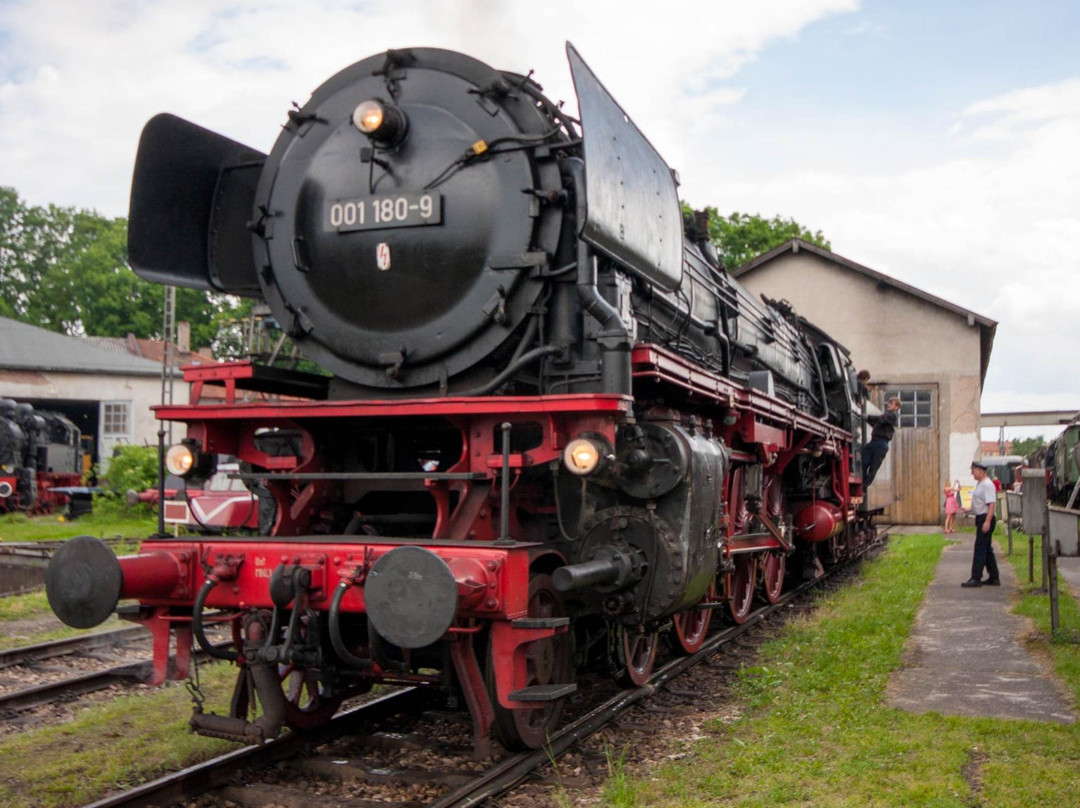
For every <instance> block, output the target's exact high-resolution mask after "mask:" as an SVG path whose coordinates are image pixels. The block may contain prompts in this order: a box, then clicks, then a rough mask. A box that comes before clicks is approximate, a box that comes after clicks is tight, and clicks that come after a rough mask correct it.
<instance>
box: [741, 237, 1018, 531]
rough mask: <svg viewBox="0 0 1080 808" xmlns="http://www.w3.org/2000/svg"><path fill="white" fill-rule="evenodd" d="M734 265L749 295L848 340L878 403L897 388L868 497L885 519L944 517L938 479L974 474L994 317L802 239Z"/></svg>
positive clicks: (941, 481)
mask: <svg viewBox="0 0 1080 808" xmlns="http://www.w3.org/2000/svg"><path fill="white" fill-rule="evenodd" d="M732 275H734V276H735V277H736V278H738V279H739V281H740V282H741V283H742V284H743V285H744V286H746V288H747V289H748V290H749V291H750V292H751V293H753V294H754V295H766V296H768V297H770V298H777V299H786V300H788V301H790V302H791V304H792V305H793V306H794V307H795V310H796V311H798V312H799V314H801V315H802V316H804V317H806V318H807V319H809V320H810V321H811V322H814V323H816V324H817V325H819V326H821V327H822V328H824V329H825V330H827V331H828V332H829V333H830V334H832V335H833V336H834V337H835V338H836V339H837V340H839V341H840V342H841V343H843V344H844V345H848V346H851V347H852V348H853V354H852V359H853V361H854V362H855V365H856V366H857V367H859V368H860V369H862V368H865V369H867V370H869V371H870V373H871V374H872V375H871V379H870V385H871V399H872V401H873V402H874V403H875V404H877V405H879V406H884V403H885V401H886V400H887V399H888V398H889V397H891V396H894V395H895V396H898V397H899V398H900V400H901V410H900V429H898V430H897V432H896V435H895V436H894V438H893V441H892V445H891V448H890V451H889V455H888V457H887V458H886V461H885V464H884V466H883V467H882V469H881V471H880V472H879V474H878V477H877V479H876V480H875V482H874V484H873V485H872V486H871V487H870V490H869V504H870V506H871V507H884V508H885V509H886V510H885V516H886V518H887V519H889V520H890V521H894V522H899V523H902V524H916V525H917V524H936V523H938V522H940V520H941V518H942V513H943V503H942V496H941V490H942V486H943V485H944V483H945V482H947V481H951V480H956V479H959V480H960V481H961V483H964V484H970V483H971V479H970V471H969V464H970V462H971V460H972V458H974V457H977V456H978V452H979V444H980V439H979V428H980V399H981V396H982V389H983V383H984V381H985V379H986V371H987V368H988V366H989V364H990V353H991V350H992V348H993V344H994V334H995V332H996V330H997V322H996V321H994V320H991V319H989V318H988V317H984V316H983V315H980V314H977V313H975V312H974V311H971V310H969V309H966V308H964V307H962V306H959V305H957V304H955V303H952V302H950V301H947V300H944V299H942V298H939V297H936V296H934V295H932V294H930V293H928V292H925V291H923V290H921V289H918V288H916V287H914V286H911V285H909V284H906V283H903V282H901V281H898V280H896V279H895V278H892V277H890V276H888V275H885V274H884V273H882V272H879V271H877V270H874V269H871V268H870V267H867V266H864V265H862V264H859V263H857V262H855V261H852V260H850V259H848V258H845V257H843V256H841V255H837V254H836V253H833V252H830V251H828V250H825V249H822V248H821V247H818V246H816V245H814V244H811V243H809V242H806V241H803V240H802V239H791V240H789V241H787V242H785V243H784V244H782V245H780V246H779V247H776V248H775V249H773V250H771V251H770V252H768V253H765V254H764V255H761V256H759V257H758V258H756V259H754V260H753V261H750V262H748V263H746V264H744V265H743V266H741V267H738V268H736V269H734V270H733V271H732ZM837 301H844V304H843V305H838V303H837Z"/></svg>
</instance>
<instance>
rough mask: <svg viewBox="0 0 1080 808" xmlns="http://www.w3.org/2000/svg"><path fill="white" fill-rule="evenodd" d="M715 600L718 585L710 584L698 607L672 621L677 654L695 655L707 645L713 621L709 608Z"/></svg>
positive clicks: (672, 634) (682, 613)
mask: <svg viewBox="0 0 1080 808" xmlns="http://www.w3.org/2000/svg"><path fill="white" fill-rule="evenodd" d="M715 600H716V584H710V585H709V589H708V591H707V592H706V593H705V595H704V596H703V597H702V598H701V602H700V603H699V604H698V605H696V606H693V607H691V608H689V609H687V610H686V611H684V612H679V613H678V614H677V615H675V616H674V617H673V618H672V619H671V623H672V626H671V636H672V639H673V640H674V642H673V645H674V646H675V650H676V651H677V652H679V653H682V654H686V655H690V654H694V653H697V651H699V650H700V649H701V646H702V645H704V644H705V636H706V635H707V634H708V633H709V623H710V621H711V620H712V609H710V608H708V604H710V603H712V602H713V601H715Z"/></svg>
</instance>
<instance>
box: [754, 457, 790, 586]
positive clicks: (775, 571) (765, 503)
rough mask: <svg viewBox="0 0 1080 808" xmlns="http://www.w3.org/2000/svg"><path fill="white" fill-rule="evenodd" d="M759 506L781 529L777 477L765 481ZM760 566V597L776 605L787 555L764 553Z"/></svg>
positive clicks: (781, 489) (781, 495)
mask: <svg viewBox="0 0 1080 808" xmlns="http://www.w3.org/2000/svg"><path fill="white" fill-rule="evenodd" d="M761 504H762V507H763V508H764V509H765V512H766V514H768V516H769V518H770V519H771V520H772V522H773V524H774V525H777V526H778V527H781V529H782V525H781V523H782V522H783V519H784V487H783V482H782V480H781V479H780V477H779V476H778V475H775V474H772V475H769V476H768V477H767V478H766V479H765V491H764V496H763V497H762V503H761ZM789 540H790V539H789ZM760 566H761V596H762V598H764V600H765V602H766V603H776V602H777V601H778V600H780V593H781V592H782V591H783V589H784V576H785V575H786V574H787V555H786V554H785V553H783V552H782V551H781V552H777V551H774V552H771V553H766V554H765V556H764V558H763V559H762V561H761V564H760Z"/></svg>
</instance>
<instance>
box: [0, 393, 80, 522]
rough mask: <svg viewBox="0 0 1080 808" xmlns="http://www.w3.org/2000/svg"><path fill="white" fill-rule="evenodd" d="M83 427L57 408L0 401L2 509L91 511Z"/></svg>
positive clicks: (0, 491) (44, 511) (0, 495)
mask: <svg viewBox="0 0 1080 808" xmlns="http://www.w3.org/2000/svg"><path fill="white" fill-rule="evenodd" d="M80 438H81V435H80V432H79V428H78V427H77V426H75V425H74V424H73V423H72V422H71V421H69V420H68V419H67V418H65V417H64V416H63V415H61V414H60V413H58V412H51V411H49V410H35V409H34V407H33V406H32V405H31V404H26V403H16V402H15V401H13V400H12V399H10V398H5V399H0V513H11V512H16V511H24V512H28V513H51V512H53V511H56V510H60V509H65V508H66V509H67V510H68V515H69V516H72V517H75V516H79V515H80V514H83V513H88V512H89V511H90V509H91V499H90V495H89V493H88V492H83V491H81V490H76V489H81V488H82V476H83V452H82V445H81V439H80Z"/></svg>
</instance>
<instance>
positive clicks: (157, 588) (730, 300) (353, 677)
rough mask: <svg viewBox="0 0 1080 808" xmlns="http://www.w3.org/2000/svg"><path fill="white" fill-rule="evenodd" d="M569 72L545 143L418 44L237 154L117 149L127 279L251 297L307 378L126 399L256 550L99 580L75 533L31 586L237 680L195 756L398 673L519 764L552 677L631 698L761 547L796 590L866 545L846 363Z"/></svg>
mask: <svg viewBox="0 0 1080 808" xmlns="http://www.w3.org/2000/svg"><path fill="white" fill-rule="evenodd" d="M567 55H568V58H569V62H570V69H571V73H572V76H573V80H574V85H575V89H576V92H577V97H578V98H577V100H578V117H576V118H575V117H574V116H572V115H570V114H569V113H568V112H566V111H564V109H563V108H562V106H561V105H558V104H555V103H553V102H552V101H550V100H549V99H548V98H547V97H545V96H544V95H543V93H542V91H541V88H540V86H539V85H538V84H536V82H534V81H533V80H532V78H531V76H525V75H520V74H515V73H508V72H501V71H497V70H494V69H492V68H490V67H488V66H487V65H484V64H482V63H481V62H478V61H476V60H475V59H472V58H470V57H467V56H464V55H462V54H459V53H453V52H449V51H443V50H436V49H429V48H416V49H408V50H396V51H389V52H387V53H385V54H381V55H378V56H374V57H371V58H368V59H365V60H363V61H361V62H358V63H357V64H355V65H353V66H352V67H349V68H347V69H345V70H343V71H342V72H341V73H339V74H337V75H336V76H334V77H333V78H331V79H330V80H329V81H327V82H326V83H325V84H323V85H322V86H321V87H320V88H319V89H317V90H316V91H315V93H314V94H313V95H312V97H311V99H310V100H309V101H308V102H307V103H306V104H304V105H303V106H302V107H296V108H294V109H292V110H290V111H289V113H288V118H287V121H286V123H285V125H284V127H283V129H282V132H281V134H280V135H279V137H278V139H277V142H276V143H275V145H274V148H273V149H272V150H271V152H270V153H269V154H262V153H260V152H258V151H256V150H254V149H251V148H248V147H246V146H243V145H241V144H239V143H236V142H234V141H232V140H229V139H228V138H225V137H223V136H221V135H218V134H215V133H212V132H209V131H207V130H205V129H202V128H200V127H197V126H195V125H194V124H191V123H188V122H186V121H183V120H181V119H179V118H175V117H172V116H169V115H161V116H158V117H156V118H154V119H153V120H151V121H150V122H149V123H148V124H147V126H146V128H145V130H144V133H143V137H142V141H141V143H140V148H139V155H138V158H137V162H136V167H135V174H134V179H133V184H132V196H131V212H130V230H129V250H130V260H131V264H132V267H133V268H134V269H135V271H136V272H137V273H138V274H139V275H141V276H142V277H144V278H147V279H150V280H154V281H158V282H161V283H169V284H176V285H182V286H190V287H194V288H198V289H206V290H215V291H218V292H225V293H229V294H236V295H246V296H251V297H255V298H258V299H261V300H264V301H266V302H267V303H268V304H269V306H270V307H271V309H272V310H273V312H274V315H275V317H276V319H277V320H278V322H279V323H281V324H282V325H283V327H284V328H285V329H286V330H287V333H288V334H289V336H290V337H291V338H292V339H293V340H294V341H295V342H296V343H297V345H299V346H300V348H301V350H302V351H303V352H304V353H305V354H306V355H307V356H308V357H310V358H312V359H313V360H315V361H316V362H318V363H319V364H320V365H321V366H322V367H323V368H325V369H326V370H327V371H329V373H330V374H331V375H329V376H317V375H308V374H299V373H295V372H285V371H282V370H280V369H276V368H264V367H258V366H255V365H252V364H251V363H230V364H222V365H217V366H201V367H198V368H191V369H188V370H187V371H186V372H185V377H186V378H187V379H188V381H190V382H192V384H193V388H192V401H193V403H192V404H190V405H185V406H162V407H159V408H157V410H156V412H157V415H158V417H159V418H161V419H163V420H169V421H176V422H180V423H184V424H186V425H187V437H186V438H185V440H184V441H182V442H181V443H180V444H177V445H176V446H173V447H171V448H170V449H169V451H168V453H167V456H166V464H167V465H168V467H169V471H170V472H171V473H174V474H177V475H180V476H186V477H187V478H188V479H197V478H200V477H205V476H206V475H207V474H208V473H210V471H211V470H212V465H211V464H212V458H213V457H214V456H216V455H218V454H229V455H235V456H236V457H237V458H239V459H240V461H241V463H242V464H243V468H242V471H241V472H240V473H239V474H238V476H239V477H240V478H241V479H244V480H245V481H246V482H247V483H248V484H249V485H250V486H251V487H252V490H253V491H254V490H258V491H259V493H260V495H261V496H262V497H263V498H264V500H265V501H266V502H268V503H269V504H270V505H271V508H270V511H271V512H272V513H273V514H274V517H273V520H272V527H270V529H269V530H267V531H265V532H266V535H263V536H259V537H255V538H248V537H235V538H229V537H214V538H213V539H212V540H210V539H205V538H200V539H185V538H179V539H177V538H161V537H158V538H152V539H148V540H147V541H146V542H144V543H143V545H142V547H141V549H140V552H139V554H138V555H136V556H132V557H128V558H122V559H119V560H116V559H115V558H113V557H112V554H111V552H109V551H108V550H107V549H106V548H104V547H103V546H102V545H100V543H97V542H96V541H95V540H92V539H88V538H83V539H78V540H75V541H72V542H69V543H68V544H67V545H66V546H65V547H64V548H63V549H62V550H61V551H59V552H58V553H57V555H56V557H55V560H54V561H53V563H52V565H51V567H50V569H49V580H48V593H49V598H50V603H51V604H52V606H53V608H54V609H55V610H56V612H57V613H58V614H59V615H60V616H61V617H62V618H63V619H64V620H65V621H66V622H68V623H69V624H71V625H79V626H89V625H93V624H95V623H97V622H99V621H100V620H103V619H104V618H105V617H106V616H108V614H109V613H111V612H112V611H113V609H114V608H115V607H116V605H117V602H118V601H119V600H120V599H135V600H137V604H138V605H137V606H132V607H123V608H124V614H125V616H126V617H128V618H129V619H132V620H136V621H140V622H143V623H144V624H146V625H147V626H148V627H149V628H150V629H151V630H152V631H153V632H154V634H155V638H156V643H155V648H156V656H155V662H156V668H155V670H156V678H157V679H158V680H161V679H164V678H165V677H166V676H167V675H170V674H173V675H178V676H183V675H185V674H186V671H187V667H188V660H189V657H190V651H191V646H192V642H193V640H194V642H195V643H197V644H198V645H199V646H201V647H203V648H204V649H206V650H207V651H208V652H209V653H211V654H213V655H216V656H220V657H224V658H227V659H230V660H232V661H234V662H236V663H237V664H238V665H240V666H241V668H242V670H241V672H240V676H239V679H238V684H237V691H236V694H235V696H234V698H233V701H232V705H231V707H230V710H229V714H228V715H211V714H203V713H202V712H198V713H197V714H196V715H195V716H194V718H193V719H192V725H193V727H194V728H195V729H196V730H197V731H199V732H203V733H206V734H210V735H216V736H220V737H227V738H233V739H236V740H256V741H258V740H263V739H266V738H269V737H273V736H274V735H276V734H277V733H278V732H279V731H280V729H281V727H282V726H283V725H288V726H291V727H293V728H303V727H308V726H312V725H315V724H318V723H320V722H322V721H324V720H326V718H327V717H328V716H329V715H330V714H332V713H333V711H334V710H335V709H336V708H337V706H338V704H339V703H340V702H341V700H342V699H343V698H344V697H346V696H348V695H350V694H353V693H357V692H363V691H364V690H366V689H367V688H370V687H371V686H372V684H374V683H376V682H399V683H410V684H414V685H419V686H426V687H431V688H441V689H443V690H445V691H447V692H448V693H451V694H455V695H457V696H460V697H461V698H463V700H464V703H465V704H466V705H467V706H468V709H469V711H470V714H471V716H472V720H473V724H474V729H475V734H476V737H477V742H478V745H479V746H480V747H481V748H483V747H484V745H485V744H486V739H487V738H488V737H489V735H490V734H491V733H492V732H493V733H494V734H495V736H496V737H497V738H498V739H499V740H500V741H501V742H502V743H503V744H504V745H506V746H508V747H513V748H520V747H537V746H539V745H541V744H542V743H543V742H544V740H545V738H546V736H547V734H548V733H549V732H550V730H551V729H552V728H553V727H554V726H555V724H556V723H557V721H558V719H559V714H560V710H561V704H562V700H563V699H564V698H565V697H566V696H568V695H569V694H571V693H573V692H574V690H575V688H576V686H577V685H576V682H577V677H578V675H579V673H580V672H581V671H583V670H586V669H590V668H591V669H594V670H596V669H599V670H601V671H604V672H607V673H610V674H612V675H614V676H616V677H617V678H619V679H621V680H624V681H626V682H628V683H636V684H641V683H643V682H645V681H646V680H647V679H648V677H649V675H650V672H651V670H652V666H653V664H654V659H655V656H656V653H657V649H658V647H659V645H660V643H661V639H662V638H667V641H668V644H670V645H671V646H672V647H673V648H674V649H675V650H676V651H678V652H682V653H692V652H693V651H695V650H697V649H698V648H700V647H701V645H702V643H703V642H704V639H705V636H706V632H707V631H708V628H709V625H710V621H711V619H712V616H713V614H714V612H716V611H718V610H722V611H723V612H725V613H726V614H728V616H729V617H730V619H732V620H735V621H741V620H744V619H745V618H746V616H747V614H748V613H749V611H750V609H751V608H752V604H753V601H754V599H755V596H757V595H760V596H761V597H762V598H764V599H765V600H769V601H775V600H776V599H778V597H779V595H780V592H781V589H782V587H783V585H784V581H785V577H786V574H787V571H788V566H789V563H788V562H789V558H790V559H792V560H793V561H794V563H793V564H791V566H792V567H793V568H794V569H793V570H792V574H794V575H801V574H802V572H803V570H804V569H806V568H810V569H813V568H814V567H815V565H818V564H820V563H821V562H822V561H828V560H831V559H836V558H838V557H840V556H842V555H844V554H845V553H849V552H852V551H853V550H854V549H856V548H857V547H858V546H859V544H861V543H862V542H864V541H865V540H866V539H867V538H868V537H869V535H870V534H871V533H872V528H871V527H870V526H869V523H868V521H867V520H866V519H865V517H863V516H860V514H859V512H858V510H857V506H858V505H859V504H860V502H861V499H862V488H861V480H860V477H859V473H858V472H859V470H858V468H856V467H855V466H854V465H853V463H854V458H856V457H857V456H858V452H857V451H855V452H853V441H854V440H855V429H854V426H855V424H854V422H853V418H854V409H853V400H854V399H853V395H854V392H855V390H856V385H855V379H854V374H853V372H852V367H851V362H850V360H849V358H848V355H847V352H846V351H845V349H844V348H843V347H842V346H840V345H838V344H836V343H835V342H834V341H833V340H831V339H830V338H829V337H828V336H827V335H826V334H824V333H823V332H821V331H820V330H819V329H817V328H815V327H814V326H813V325H811V324H810V323H807V322H806V321H805V320H803V319H802V318H800V317H799V316H798V315H797V313H796V312H794V311H793V310H792V309H791V307H790V306H789V305H787V304H786V303H784V302H782V301H780V302H777V301H769V300H760V301H759V300H755V299H753V298H752V297H751V296H750V295H749V294H748V293H747V292H746V291H745V290H744V289H743V288H742V287H741V286H740V285H739V284H738V283H737V282H736V281H735V280H734V279H733V278H731V277H730V275H728V273H727V272H726V271H725V269H724V267H723V266H722V265H721V263H720V261H719V260H718V259H717V256H716V252H715V250H714V249H713V248H712V246H711V245H710V244H709V243H708V239H707V232H706V225H707V222H706V221H705V220H704V219H703V218H702V217H701V216H696V215H689V216H686V217H684V215H683V212H682V210H681V208H680V203H679V197H678V182H677V179H676V176H675V174H674V172H673V171H672V170H671V169H670V168H669V167H668V166H667V164H666V163H665V162H664V161H663V159H662V158H661V157H660V155H659V154H658V153H657V152H656V150H655V149H654V148H653V147H652V145H651V144H650V143H649V141H648V140H647V139H646V138H645V137H644V135H643V134H642V133H641V132H640V131H639V130H638V128H637V126H636V125H635V124H634V123H633V121H631V120H630V118H629V116H628V115H627V114H626V113H625V112H624V110H623V109H622V108H621V107H620V106H619V105H618V103H617V102H616V101H615V100H614V99H613V98H612V97H611V96H610V94H609V93H608V92H607V91H606V89H605V88H604V87H603V85H602V84H601V83H600V81H599V80H598V79H597V78H596V76H595V75H594V74H593V73H592V71H591V70H590V69H589V68H588V66H587V65H586V64H585V62H584V61H583V60H582V59H581V57H580V56H579V55H578V53H577V51H575V50H574V48H573V47H572V46H569V45H568V46H567ZM207 384H217V385H223V386H224V387H225V400H226V403H224V404H222V403H203V402H202V400H201V391H202V390H203V388H204V387H205V385H207ZM245 390H258V391H263V392H271V393H277V394H280V398H278V399H275V400H273V401H265V400H262V401H244V400H243V396H242V395H241V394H242V392H243V391H245ZM215 401H217V400H215ZM210 609H216V610H218V611H219V612H220V613H219V614H217V615H216V616H215V617H214V618H213V619H214V620H217V621H224V622H225V623H227V624H228V625H229V626H230V627H231V629H232V635H233V638H234V639H233V647H232V648H231V649H230V650H226V651H222V650H220V649H217V648H215V647H214V646H213V645H211V644H210V643H209V642H208V641H207V638H206V632H205V629H206V622H207V620H208V619H210V618H209V617H208V615H209V612H208V610H210ZM172 635H175V637H176V650H175V653H176V659H175V665H174V666H173V667H171V668H170V667H169V666H168V665H167V662H168V652H169V647H170V637H171V636H172ZM256 702H258V703H259V704H260V705H261V713H259V714H258V715H255V714H253V712H252V708H253V706H254V705H255V704H256Z"/></svg>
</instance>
